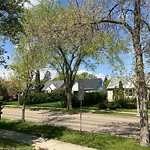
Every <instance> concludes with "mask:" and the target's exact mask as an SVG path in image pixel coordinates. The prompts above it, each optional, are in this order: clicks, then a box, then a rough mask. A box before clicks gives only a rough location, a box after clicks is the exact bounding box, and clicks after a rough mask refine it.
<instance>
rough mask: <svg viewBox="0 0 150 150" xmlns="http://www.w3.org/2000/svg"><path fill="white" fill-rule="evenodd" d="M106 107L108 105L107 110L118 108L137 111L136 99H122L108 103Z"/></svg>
mask: <svg viewBox="0 0 150 150" xmlns="http://www.w3.org/2000/svg"><path fill="white" fill-rule="evenodd" d="M106 105H107V108H109V109H117V108H126V109H135V108H136V99H131V98H121V99H119V100H116V101H113V102H107V104H106Z"/></svg>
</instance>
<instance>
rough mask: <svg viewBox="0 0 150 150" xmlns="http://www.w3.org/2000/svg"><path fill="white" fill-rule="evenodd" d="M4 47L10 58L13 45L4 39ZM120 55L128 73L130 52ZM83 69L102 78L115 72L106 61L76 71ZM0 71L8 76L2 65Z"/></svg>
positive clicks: (130, 62)
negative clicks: (92, 67) (90, 68)
mask: <svg viewBox="0 0 150 150" xmlns="http://www.w3.org/2000/svg"><path fill="white" fill-rule="evenodd" d="M4 48H5V50H6V51H7V55H9V56H10V58H11V57H12V54H13V53H14V45H13V44H12V43H11V42H10V41H6V44H5V47H4ZM121 57H122V59H123V61H124V66H125V68H126V70H127V72H128V73H129V72H130V71H131V69H130V68H131V64H132V62H133V55H132V54H122V55H121ZM7 63H8V64H9V63H11V59H10V60H7ZM46 70H47V69H46ZM46 70H45V69H44V70H42V73H45V72H46ZM84 71H87V72H90V73H92V74H95V75H97V77H102V78H104V76H105V75H114V73H116V72H113V67H111V66H110V65H109V64H107V63H106V64H101V65H99V66H97V69H95V71H92V70H87V69H86V68H85V67H84V66H80V68H79V71H78V73H82V72H84ZM0 72H1V74H0V76H1V77H4V76H5V77H6V78H7V77H8V76H9V72H8V70H7V69H5V68H4V67H2V66H1V67H0ZM51 72H52V76H53V77H54V76H56V71H54V70H53V71H51ZM117 72H118V73H119V71H117ZM124 72H125V73H126V71H124ZM42 76H43V75H42Z"/></svg>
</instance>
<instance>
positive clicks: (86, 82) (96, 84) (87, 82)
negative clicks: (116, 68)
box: [72, 78, 103, 91]
mask: <svg viewBox="0 0 150 150" xmlns="http://www.w3.org/2000/svg"><path fill="white" fill-rule="evenodd" d="M79 81H80V80H77V81H76V82H75V84H74V86H73V88H72V90H73V91H78V83H79ZM82 81H83V87H84V90H86V91H88V90H98V89H99V88H102V87H103V80H102V79H101V78H96V79H83V80H82Z"/></svg>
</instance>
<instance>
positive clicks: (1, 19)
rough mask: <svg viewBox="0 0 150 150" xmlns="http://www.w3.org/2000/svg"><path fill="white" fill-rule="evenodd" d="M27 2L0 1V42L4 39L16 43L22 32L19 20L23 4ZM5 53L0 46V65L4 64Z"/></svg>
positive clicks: (19, 0) (20, 0) (24, 0)
mask: <svg viewBox="0 0 150 150" xmlns="http://www.w3.org/2000/svg"><path fill="white" fill-rule="evenodd" d="M27 1H28V0H18V1H16V0H0V42H1V43H3V42H4V40H5V39H6V38H9V39H10V40H11V41H12V42H14V43H16V42H17V41H18V34H19V33H20V32H22V31H23V28H22V25H21V20H22V13H23V11H24V3H25V2H27ZM5 53H6V51H5V50H4V49H3V47H2V46H0V65H4V64H5V62H6V61H5V59H6V58H5V56H4V55H5Z"/></svg>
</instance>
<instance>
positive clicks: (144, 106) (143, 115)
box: [133, 0, 149, 146]
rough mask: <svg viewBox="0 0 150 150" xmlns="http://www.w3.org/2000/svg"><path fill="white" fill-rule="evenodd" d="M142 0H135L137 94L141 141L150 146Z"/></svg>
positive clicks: (134, 42) (134, 44)
mask: <svg viewBox="0 0 150 150" xmlns="http://www.w3.org/2000/svg"><path fill="white" fill-rule="evenodd" d="M140 2H141V0H135V6H134V8H135V11H134V32H133V46H134V50H135V59H136V76H137V80H136V85H137V96H138V100H139V102H140V142H141V145H142V146H149V130H148V100H147V89H146V82H145V77H144V64H143V53H142V48H141V41H140V26H141V17H140V14H141V11H140Z"/></svg>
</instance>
